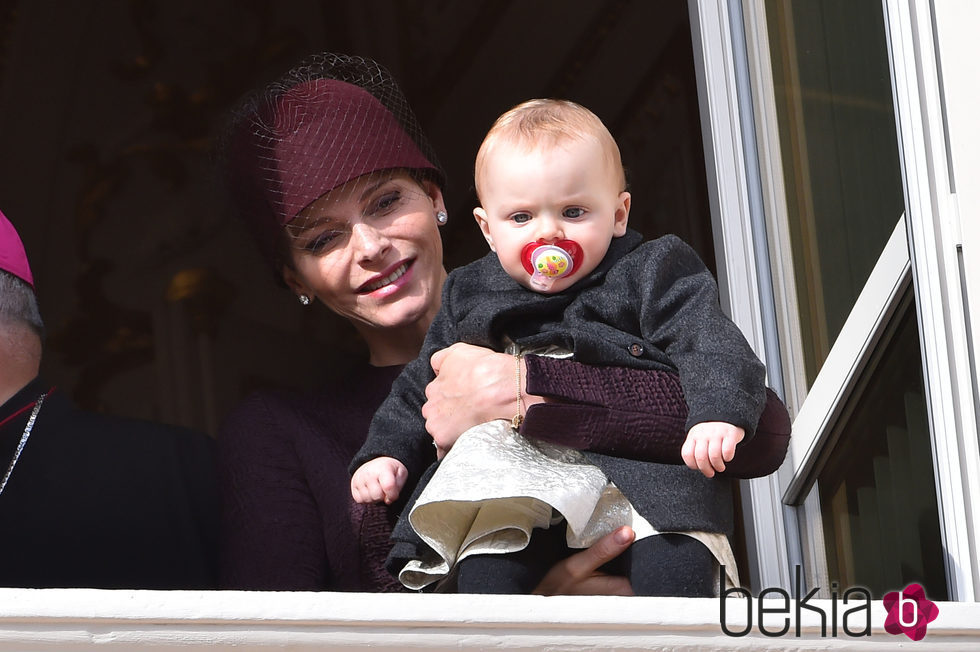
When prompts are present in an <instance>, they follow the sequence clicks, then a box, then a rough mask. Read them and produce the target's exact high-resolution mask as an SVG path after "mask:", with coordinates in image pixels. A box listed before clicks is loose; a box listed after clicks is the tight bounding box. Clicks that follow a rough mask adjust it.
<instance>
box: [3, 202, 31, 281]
mask: <svg viewBox="0 0 980 652" xmlns="http://www.w3.org/2000/svg"><path fill="white" fill-rule="evenodd" d="M0 269H2V270H3V271H5V272H10V273H11V274H13V275H14V276H16V277H18V278H20V279H22V280H24V281H25V282H26V283H27V284H28V285H30V286H31V287H32V288H33V287H34V277H33V276H32V275H31V266H30V265H28V264H27V252H25V251H24V243H23V242H21V241H20V236H19V235H17V229H15V228H14V225H13V224H11V223H10V220H8V219H7V216H6V215H4V214H3V211H0Z"/></svg>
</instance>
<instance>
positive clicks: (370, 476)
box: [350, 457, 408, 505]
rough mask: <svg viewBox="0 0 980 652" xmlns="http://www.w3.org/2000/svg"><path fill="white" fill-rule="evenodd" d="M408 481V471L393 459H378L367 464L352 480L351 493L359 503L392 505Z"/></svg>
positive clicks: (356, 472) (358, 470)
mask: <svg viewBox="0 0 980 652" xmlns="http://www.w3.org/2000/svg"><path fill="white" fill-rule="evenodd" d="M407 479H408V469H406V468H405V465H404V464H402V463H401V462H399V461H398V460H396V459H395V458H393V457H376V458H374V459H373V460H371V461H370V462H365V463H364V464H362V465H361V467H360V468H359V469H357V471H355V472H354V475H353V477H352V478H351V479H350V493H351V495H352V496H354V501H355V502H358V503H380V502H384V503H385V504H386V505H390V504H391V503H393V502H395V500H397V499H398V494H399V493H400V492H401V490H402V487H404V486H405V481H406V480H407Z"/></svg>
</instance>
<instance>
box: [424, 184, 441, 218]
mask: <svg viewBox="0 0 980 652" xmlns="http://www.w3.org/2000/svg"><path fill="white" fill-rule="evenodd" d="M421 184H422V190H424V191H425V194H426V195H428V196H429V199H431V200H432V207H433V208H435V210H436V212H438V211H444V210H446V201H445V199H443V196H442V188H440V187H439V184H437V183H436V182H435V181H432V180H431V179H423V180H422V182H421Z"/></svg>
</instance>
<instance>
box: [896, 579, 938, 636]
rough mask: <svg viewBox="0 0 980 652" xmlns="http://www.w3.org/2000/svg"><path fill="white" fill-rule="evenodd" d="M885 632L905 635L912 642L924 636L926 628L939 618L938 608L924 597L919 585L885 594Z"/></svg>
mask: <svg viewBox="0 0 980 652" xmlns="http://www.w3.org/2000/svg"><path fill="white" fill-rule="evenodd" d="M884 603H885V610H886V611H887V612H888V617H887V618H885V631H886V632H888V633H889V634H905V635H906V636H908V637H909V638H910V639H912V640H913V641H921V640H922V639H923V638H925V636H926V626H927V625H928V624H929V623H931V622H932V621H934V620H935V619H936V618H938V617H939V607H938V606H936V603H935V602H933V601H932V600H930V599H929V598H927V597H926V592H925V590H924V589H923V588H922V586H921V585H919V584H915V583H913V584H909V585H908V586H906V587H905V588H904V589H902V590H901V591H892V592H891V593H886V594H885V598H884Z"/></svg>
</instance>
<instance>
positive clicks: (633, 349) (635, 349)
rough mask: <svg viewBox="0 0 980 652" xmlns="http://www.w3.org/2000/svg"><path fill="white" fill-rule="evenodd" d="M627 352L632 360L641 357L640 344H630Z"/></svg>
mask: <svg viewBox="0 0 980 652" xmlns="http://www.w3.org/2000/svg"><path fill="white" fill-rule="evenodd" d="M629 350H630V355H631V356H633V357H634V358H639V357H640V356H641V355H643V345H642V344H637V343H635V342H634V343H633V344H630V349H629Z"/></svg>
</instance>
